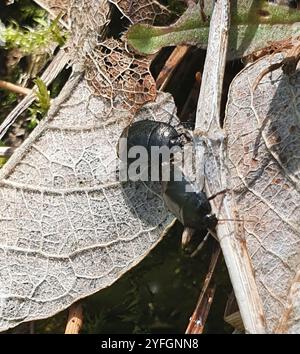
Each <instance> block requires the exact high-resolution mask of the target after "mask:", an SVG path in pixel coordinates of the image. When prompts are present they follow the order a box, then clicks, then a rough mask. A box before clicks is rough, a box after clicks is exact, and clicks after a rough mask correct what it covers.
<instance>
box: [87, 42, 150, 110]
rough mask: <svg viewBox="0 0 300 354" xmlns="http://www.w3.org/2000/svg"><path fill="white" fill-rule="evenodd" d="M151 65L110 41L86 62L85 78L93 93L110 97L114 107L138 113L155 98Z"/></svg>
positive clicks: (94, 52)
mask: <svg viewBox="0 0 300 354" xmlns="http://www.w3.org/2000/svg"><path fill="white" fill-rule="evenodd" d="M149 65H150V61H149V60H148V59H147V58H136V56H135V55H133V54H132V53H130V52H129V51H128V50H127V48H126V46H125V45H124V44H123V43H122V42H120V41H117V40H115V39H107V40H106V41H105V42H103V43H101V45H99V46H98V47H96V48H95V49H94V51H93V54H92V55H91V56H90V57H89V58H88V59H87V61H86V64H85V67H86V79H87V81H88V83H89V85H90V87H91V88H92V89H93V91H94V93H95V94H97V95H101V96H102V97H105V98H108V99H109V100H110V101H111V104H112V106H113V107H118V108H119V109H120V108H121V109H126V110H128V111H130V112H136V111H137V110H138V109H139V108H140V107H141V106H142V105H144V104H145V103H146V102H149V101H154V100H155V97H156V85H155V81H154V79H153V77H152V75H151V73H150V71H149Z"/></svg>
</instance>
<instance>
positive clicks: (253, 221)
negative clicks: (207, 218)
mask: <svg viewBox="0 0 300 354" xmlns="http://www.w3.org/2000/svg"><path fill="white" fill-rule="evenodd" d="M218 221H241V222H243V221H248V222H255V220H250V219H218Z"/></svg>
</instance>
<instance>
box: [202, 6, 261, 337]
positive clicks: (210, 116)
mask: <svg viewBox="0 0 300 354" xmlns="http://www.w3.org/2000/svg"><path fill="white" fill-rule="evenodd" d="M229 6H230V2H229V0H219V1H217V2H216V3H215V6H214V11H213V14H212V19H211V24H210V33H209V39H208V48H207V55H206V60H205V66H204V71H203V77H202V85H201V90H200V94H199V100H198V107H197V116H196V131H195V146H196V159H197V163H198V166H197V168H198V171H197V178H198V179H200V178H202V174H203V176H205V191H206V194H207V195H213V194H215V193H217V192H219V191H220V190H224V189H226V188H227V184H228V180H227V175H228V171H227V169H226V146H225V142H226V139H225V137H224V133H223V131H222V129H221V127H220V103H221V95H222V86H223V78H224V71H225V64H226V54H227V46H228V31H229V18H230V11H229V10H230V7H229ZM211 204H212V209H213V212H214V213H216V215H217V217H218V218H220V219H223V220H225V219H234V218H235V216H234V215H232V210H234V204H233V200H232V198H230V193H226V194H225V195H224V198H223V201H220V198H219V197H216V198H215V199H214V200H212V201H211ZM220 206H221V207H220ZM235 223H236V222H235V221H233V222H226V223H218V225H217V227H216V231H217V236H218V239H219V241H220V245H221V248H222V251H223V255H224V258H225V262H226V264H227V268H228V271H229V275H230V279H231V282H232V285H233V288H234V292H235V295H236V298H237V301H238V305H239V308H240V311H241V315H242V318H243V322H244V325H245V330H246V332H249V333H264V332H265V320H264V312H263V306H262V302H261V298H260V296H259V294H258V290H257V286H256V282H255V278H254V274H253V270H252V265H251V260H250V257H249V255H248V251H247V248H246V245H245V242H244V241H243V240H242V239H241V237H239V236H240V235H237V234H236V228H235Z"/></svg>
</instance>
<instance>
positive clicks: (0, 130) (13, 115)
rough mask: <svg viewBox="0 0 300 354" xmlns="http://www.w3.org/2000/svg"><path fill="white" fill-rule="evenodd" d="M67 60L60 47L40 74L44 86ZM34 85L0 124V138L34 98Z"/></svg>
mask: <svg viewBox="0 0 300 354" xmlns="http://www.w3.org/2000/svg"><path fill="white" fill-rule="evenodd" d="M68 61H69V56H68V55H67V53H66V52H65V50H64V49H60V50H59V52H58V53H57V54H56V56H55V57H54V58H53V60H52V62H51V63H50V64H49V66H48V67H47V69H46V70H45V71H44V73H43V74H42V75H41V79H42V80H43V81H44V83H45V84H46V86H48V85H50V83H51V82H52V81H53V80H54V79H55V78H56V77H57V75H58V74H59V73H60V72H61V71H62V69H63V68H64V67H65V65H66V64H67V63H68ZM35 88H36V87H34V88H33V89H32V90H31V92H30V93H29V94H28V95H27V96H26V97H24V98H23V100H22V101H21V102H20V103H19V104H18V105H17V106H16V107H15V108H14V109H13V110H12V111H11V112H10V113H9V115H8V116H7V117H6V118H5V120H4V121H3V122H2V124H1V125H0V139H2V138H3V136H4V135H5V133H6V132H7V130H8V129H9V127H10V126H11V125H12V124H13V123H14V122H15V121H16V119H17V118H18V117H19V116H20V115H21V114H22V113H23V112H24V111H25V110H26V109H27V108H28V107H29V106H30V105H31V104H32V102H33V101H34V100H35V98H36V94H35Z"/></svg>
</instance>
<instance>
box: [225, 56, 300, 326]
mask: <svg viewBox="0 0 300 354" xmlns="http://www.w3.org/2000/svg"><path fill="white" fill-rule="evenodd" d="M282 58H283V56H282V54H277V55H275V56H269V57H264V58H263V59H261V60H259V61H257V62H255V63H254V64H252V65H250V66H248V67H247V68H246V69H244V70H243V71H242V72H241V73H240V74H239V75H238V76H237V77H236V78H235V79H234V81H233V83H232V85H231V88H230V91H229V101H228V105H227V112H226V125H225V127H226V131H227V134H228V167H229V181H230V183H231V185H230V187H231V188H232V190H233V191H234V192H233V198H234V200H235V204H236V208H235V210H232V214H233V215H237V217H238V218H244V219H245V222H244V224H243V225H241V226H242V227H240V228H237V230H236V234H237V237H239V238H240V240H241V242H244V241H245V242H246V246H247V249H248V253H249V255H250V257H251V261H252V266H253V269H254V272H255V279H256V283H257V287H258V291H259V295H260V297H261V299H262V303H263V308H264V312H265V318H266V322H267V328H268V331H269V332H274V331H275V330H278V331H286V332H289V330H290V329H291V328H294V330H295V328H296V327H297V328H298V330H297V331H299V317H298V318H297V316H295V314H297V313H298V314H299V301H295V297H294V296H293V294H295V293H297V290H296V289H297V287H298V288H299V275H298V276H297V272H299V267H300V223H299V220H300V195H299V187H300V184H299V180H300V158H299V152H300V125H299V106H300V90H299V83H300V75H299V73H298V72H296V73H295V74H294V75H293V76H291V77H290V78H289V77H286V76H285V75H283V74H282V70H281V69H278V70H276V71H274V72H272V73H270V74H268V75H267V76H265V77H264V78H263V79H262V81H261V82H260V84H259V85H258V87H257V89H256V90H255V92H252V86H253V83H254V82H255V80H256V78H257V77H258V76H259V74H260V73H261V72H262V70H264V69H265V68H266V67H268V66H269V65H270V64H271V63H273V62H279V61H280V60H282ZM296 284H298V285H297V286H296ZM298 294H299V291H298ZM292 316H294V321H291V320H290V321H289V322H288V318H290V317H292ZM297 321H298V322H297ZM297 323H298V324H297ZM279 328H280V330H279Z"/></svg>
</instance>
